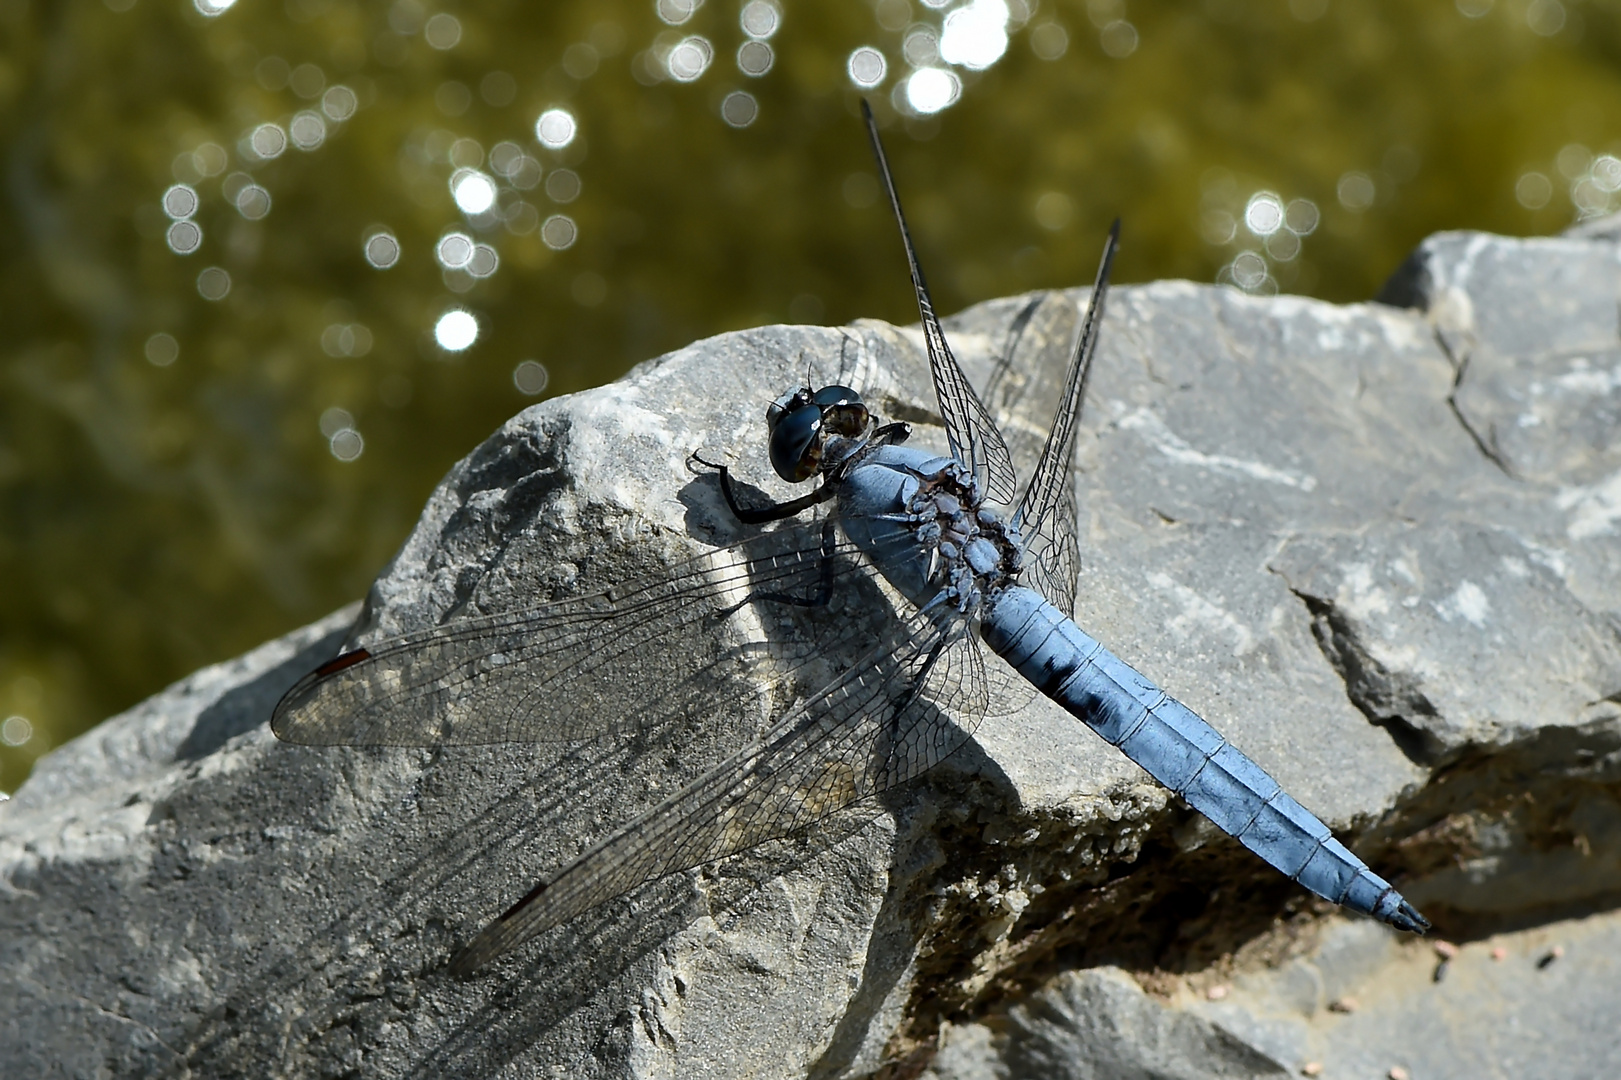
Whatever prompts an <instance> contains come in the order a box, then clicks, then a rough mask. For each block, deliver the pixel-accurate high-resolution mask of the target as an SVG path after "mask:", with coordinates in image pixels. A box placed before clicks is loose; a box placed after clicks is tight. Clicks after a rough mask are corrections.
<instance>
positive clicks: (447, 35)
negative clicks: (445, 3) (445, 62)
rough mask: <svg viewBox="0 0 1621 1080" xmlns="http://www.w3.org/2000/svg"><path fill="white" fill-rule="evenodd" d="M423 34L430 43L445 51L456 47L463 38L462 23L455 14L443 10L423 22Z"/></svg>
mask: <svg viewBox="0 0 1621 1080" xmlns="http://www.w3.org/2000/svg"><path fill="white" fill-rule="evenodd" d="M422 36H423V37H425V38H427V40H428V44H429V45H432V46H433V47H434V48H436V49H438V50H440V51H441V52H443V51H444V50H446V49H454V48H455V47H456V43H457V42H458V41H460V40H461V39H462V24H461V21H460V20H459V19H457V18H456V16H454V15H449V14H446V13H445V12H443V11H441V12H439V13H438V14H437V15H433V16H430V17H429V18H428V21H427V22H426V23H424V24H423V27H422Z"/></svg>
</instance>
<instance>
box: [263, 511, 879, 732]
mask: <svg viewBox="0 0 1621 1080" xmlns="http://www.w3.org/2000/svg"><path fill="white" fill-rule="evenodd" d="M859 561H860V558H859V556H858V553H857V552H856V551H855V550H854V547H853V545H851V544H849V543H848V542H845V541H841V540H837V539H835V538H834V537H833V536H832V534H831V533H829V532H828V531H827V530H825V528H824V526H823V524H821V523H808V524H805V525H800V526H793V527H789V528H786V529H778V530H773V531H772V532H769V533H763V534H759V535H756V536H753V537H750V538H748V539H746V540H743V541H740V542H738V543H736V544H733V545H731V546H729V547H724V548H719V549H716V550H714V551H710V552H706V553H704V554H702V555H699V556H696V557H694V558H692V559H690V560H688V561H686V562H684V563H681V564H678V565H677V566H674V567H669V568H664V569H662V570H660V571H657V572H655V573H653V574H650V575H648V576H647V577H645V578H642V579H640V580H636V581H632V582H628V583H625V584H622V585H619V586H616V587H615V588H612V589H609V590H608V591H606V592H603V593H598V594H596V595H592V596H582V597H577V598H573V599H567V600H562V601H559V602H556V603H551V604H546V605H543V606H539V607H535V608H531V609H528V610H524V611H517V612H511V613H506V614H500V615H490V616H482V617H477V618H470V619H460V620H456V621H452V622H449V623H446V624H445V625H443V626H439V627H435V628H433V629H431V630H425V631H420V632H417V633H412V634H406V635H403V636H400V637H395V638H389V639H387V640H384V641H380V642H377V643H376V644H374V645H370V646H367V647H366V648H364V649H357V650H355V651H352V652H348V653H345V654H343V655H341V656H339V657H337V658H336V659H335V660H333V661H331V662H330V663H328V664H326V665H323V666H322V667H321V668H318V669H317V670H315V671H314V672H311V673H310V674H309V675H306V676H305V677H304V678H303V679H301V680H300V681H299V682H298V683H297V684H296V685H295V686H294V687H293V688H292V689H291V690H289V691H288V692H287V694H286V696H284V697H283V698H282V700H281V702H280V703H279V704H278V705H277V706H276V710H275V713H274V716H273V717H272V719H271V727H272V729H273V730H274V731H275V733H276V735H277V736H278V737H280V738H281V739H284V740H286V741H288V742H293V743H303V744H307V745H344V746H429V745H465V744H481V743H496V742H572V741H577V740H583V739H589V738H593V737H595V736H598V735H602V734H606V733H608V732H611V731H615V730H628V729H631V728H633V727H637V726H643V725H647V724H650V723H654V722H656V721H657V720H658V719H660V718H667V717H671V716H675V715H679V714H680V713H681V712H682V711H683V710H685V709H687V708H701V707H702V704H703V701H704V699H705V698H706V697H709V696H712V695H713V694H715V693H716V692H717V682H721V681H725V680H727V679H730V678H734V677H735V678H736V679H737V680H738V686H739V687H743V686H747V685H750V684H751V682H752V685H755V686H759V685H761V680H760V678H759V676H761V675H762V674H765V675H766V676H767V677H768V679H769V678H771V677H776V678H791V676H792V673H793V672H794V671H795V670H797V669H798V668H799V667H801V666H803V665H804V664H805V663H808V662H810V661H812V660H813V659H814V658H815V656H816V655H817V654H818V653H822V652H825V651H826V650H827V648H828V647H829V645H830V644H831V643H830V642H829V641H827V640H826V639H821V640H806V639H805V638H804V636H803V635H799V636H797V637H796V636H795V635H792V634H786V635H785V634H784V633H783V632H782V630H783V627H782V626H781V624H780V621H779V620H776V619H771V620H769V623H768V622H767V620H765V619H763V618H761V617H760V612H758V611H755V610H751V609H752V608H753V607H754V605H753V603H752V602H753V601H756V600H760V599H761V597H762V595H763V594H770V595H773V596H777V597H782V596H791V597H814V596H815V595H816V594H817V593H818V592H824V594H825V590H826V589H828V588H830V587H832V586H833V585H835V584H842V583H836V582H835V581H834V579H835V578H838V577H841V576H844V575H847V574H850V573H852V572H854V573H858V574H859V573H862V571H860V570H859V569H858V568H857V565H856V564H857V563H858V562H859ZM841 625H842V624H841ZM841 632H842V631H841ZM851 632H852V633H853V632H855V631H851ZM869 640H870V639H869ZM762 663H769V664H770V665H772V666H771V667H769V668H767V669H766V670H765V671H764V672H762V669H761V664H762ZM744 675H752V676H755V678H753V679H752V680H743V678H742V676H744Z"/></svg>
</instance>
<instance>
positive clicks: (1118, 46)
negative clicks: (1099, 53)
mask: <svg viewBox="0 0 1621 1080" xmlns="http://www.w3.org/2000/svg"><path fill="white" fill-rule="evenodd" d="M1098 44H1099V45H1100V46H1101V47H1102V49H1103V54H1104V55H1105V56H1110V57H1113V58H1114V59H1116V60H1124V59H1125V58H1126V57H1128V56H1130V55H1131V54H1132V53H1134V52H1136V51H1137V28H1136V27H1135V26H1133V25H1131V24H1130V23H1129V22H1127V21H1126V20H1124V19H1116V20H1115V21H1114V22H1112V23H1110V24H1109V25H1108V26H1105V27H1104V28H1103V29H1102V30H1100V31H1099V32H1098Z"/></svg>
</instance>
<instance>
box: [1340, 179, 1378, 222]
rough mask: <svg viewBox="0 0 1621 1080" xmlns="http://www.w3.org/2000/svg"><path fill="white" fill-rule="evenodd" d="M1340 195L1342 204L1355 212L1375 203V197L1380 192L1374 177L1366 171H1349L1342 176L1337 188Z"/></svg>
mask: <svg viewBox="0 0 1621 1080" xmlns="http://www.w3.org/2000/svg"><path fill="white" fill-rule="evenodd" d="M1335 193H1336V194H1337V195H1338V196H1339V200H1340V205H1341V206H1343V207H1345V208H1346V209H1347V210H1350V211H1352V212H1353V213H1361V212H1362V211H1364V210H1366V209H1367V208H1368V207H1370V206H1372V205H1373V199H1374V196H1375V195H1376V194H1378V192H1377V189H1375V188H1374V186H1373V177H1371V176H1369V175H1368V174H1367V173H1365V172H1348V173H1346V174H1345V175H1343V176H1341V177H1340V182H1339V184H1338V185H1337V186H1336V188H1335Z"/></svg>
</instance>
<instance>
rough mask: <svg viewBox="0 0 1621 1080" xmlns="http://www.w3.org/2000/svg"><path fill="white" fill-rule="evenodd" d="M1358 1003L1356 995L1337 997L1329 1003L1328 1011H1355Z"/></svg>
mask: <svg viewBox="0 0 1621 1080" xmlns="http://www.w3.org/2000/svg"><path fill="white" fill-rule="evenodd" d="M1356 1005H1357V1001H1356V998H1354V997H1349V996H1347V997H1342V998H1335V999H1334V1000H1333V1001H1330V1002H1329V1003H1328V1011H1329V1012H1337V1013H1354V1012H1356Z"/></svg>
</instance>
